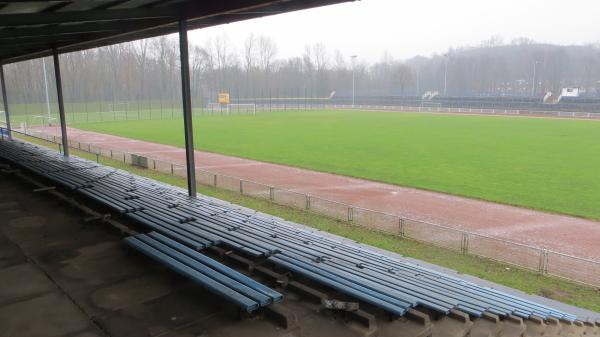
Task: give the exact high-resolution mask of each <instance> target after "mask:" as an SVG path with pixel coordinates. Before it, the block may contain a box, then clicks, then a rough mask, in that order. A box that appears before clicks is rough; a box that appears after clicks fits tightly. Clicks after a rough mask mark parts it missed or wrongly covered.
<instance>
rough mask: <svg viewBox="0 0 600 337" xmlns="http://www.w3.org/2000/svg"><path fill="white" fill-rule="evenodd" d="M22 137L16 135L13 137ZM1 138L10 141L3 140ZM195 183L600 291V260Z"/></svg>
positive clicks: (280, 193)
mask: <svg viewBox="0 0 600 337" xmlns="http://www.w3.org/2000/svg"><path fill="white" fill-rule="evenodd" d="M0 133H1V132H0ZM19 134H21V133H19V132H17V131H14V130H13V135H15V136H18V135H19ZM23 135H27V136H32V137H36V138H39V139H43V140H46V141H48V142H51V143H54V144H55V145H56V146H57V147H58V149H59V151H60V150H61V149H60V144H61V139H60V137H56V136H52V135H48V134H45V133H43V132H40V131H34V130H30V131H29V132H28V133H27V134H23ZM2 137H3V139H4V137H6V136H4V135H3V136H2ZM69 146H71V147H72V148H74V149H78V150H81V151H84V152H89V153H92V154H95V155H96V158H97V160H99V158H100V157H105V158H109V159H112V160H115V161H120V162H123V163H126V164H129V165H135V166H137V167H141V168H145V169H149V170H155V171H158V172H161V173H165V174H169V175H173V176H179V177H183V178H185V177H186V176H187V173H186V168H185V166H183V165H179V164H175V163H172V162H167V161H162V160H159V159H154V158H150V157H146V156H142V155H137V154H135V153H127V152H120V151H114V150H112V149H107V148H104V147H102V146H100V145H98V144H87V143H82V142H77V141H70V142H69ZM196 181H197V183H199V184H202V185H207V186H212V187H215V188H220V189H224V190H228V191H232V192H236V193H240V194H243V195H246V196H250V197H254V198H260V199H265V200H270V201H271V202H273V203H277V204H280V205H285V206H290V207H294V208H297V209H302V210H306V211H310V212H314V213H317V214H320V215H324V216H327V217H330V218H333V219H336V220H339V221H343V222H347V223H349V224H352V225H355V226H361V227H365V228H369V229H372V230H376V231H380V232H383V233H387V234H392V235H397V236H399V237H402V238H409V239H412V240H416V241H420V242H424V243H428V244H433V245H436V246H440V247H444V248H449V249H452V250H456V251H460V252H462V253H463V254H472V255H476V256H481V257H485V258H489V259H493V260H497V261H501V262H504V263H508V264H511V265H515V266H519V267H522V268H526V269H529V270H534V271H537V272H540V273H542V274H548V275H553V276H558V277H562V278H566V279H569V280H573V281H577V282H580V283H584V284H588V285H592V286H599V287H600V261H593V260H589V259H585V258H580V257H576V256H570V255H566V254H562V253H558V252H553V251H549V250H546V249H543V248H537V247H533V246H528V245H524V244H520V243H516V242H510V241H506V240H501V239H498V238H493V237H489V236H485V235H481V234H476V233H471V232H467V231H462V230H458V229H455V228H450V227H447V226H442V225H438V224H433V223H429V222H426V221H420V220H415V219H409V218H406V217H402V216H399V215H395V214H389V213H385V212H379V211H375V210H370V209H366V208H362V207H357V206H354V205H349V204H344V203H341V202H337V201H333V200H328V199H324V198H320V197H316V196H314V195H308V194H304V193H300V192H296V191H291V190H288V189H284V188H279V187H276V186H270V185H266V184H262V183H258V182H255V181H249V180H244V179H240V178H237V177H232V176H227V175H223V174H219V173H214V172H210V171H207V170H203V169H196Z"/></svg>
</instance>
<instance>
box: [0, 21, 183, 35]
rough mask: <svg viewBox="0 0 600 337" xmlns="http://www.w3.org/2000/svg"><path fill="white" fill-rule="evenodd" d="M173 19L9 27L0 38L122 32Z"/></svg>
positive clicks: (152, 25) (0, 33)
mask: <svg viewBox="0 0 600 337" xmlns="http://www.w3.org/2000/svg"><path fill="white" fill-rule="evenodd" d="M171 21H172V20H168V19H167V20H165V19H148V20H143V21H140V20H133V21H107V22H85V23H80V24H77V25H68V26H56V25H49V26H44V27H33V28H8V29H2V30H0V38H21V37H34V36H58V35H67V36H68V35H73V34H82V33H102V32H121V31H123V30H131V29H141V28H140V27H154V26H158V25H162V24H165V23H168V22H171Z"/></svg>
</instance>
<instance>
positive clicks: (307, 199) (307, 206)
mask: <svg viewBox="0 0 600 337" xmlns="http://www.w3.org/2000/svg"><path fill="white" fill-rule="evenodd" d="M304 197H305V198H306V209H310V195H308V194H305V195H304Z"/></svg>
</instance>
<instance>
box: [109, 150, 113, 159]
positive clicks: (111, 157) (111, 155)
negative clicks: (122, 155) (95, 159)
mask: <svg viewBox="0 0 600 337" xmlns="http://www.w3.org/2000/svg"><path fill="white" fill-rule="evenodd" d="M110 159H113V154H112V149H111V150H110Z"/></svg>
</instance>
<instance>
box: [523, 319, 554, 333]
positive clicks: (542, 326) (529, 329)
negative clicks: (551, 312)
mask: <svg viewBox="0 0 600 337" xmlns="http://www.w3.org/2000/svg"><path fill="white" fill-rule="evenodd" d="M524 323H525V337H541V336H544V337H545V335H544V332H545V331H546V327H547V326H548V325H547V324H546V322H544V320H543V319H541V318H540V317H530V318H529V319H528V320H525V321H524Z"/></svg>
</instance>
